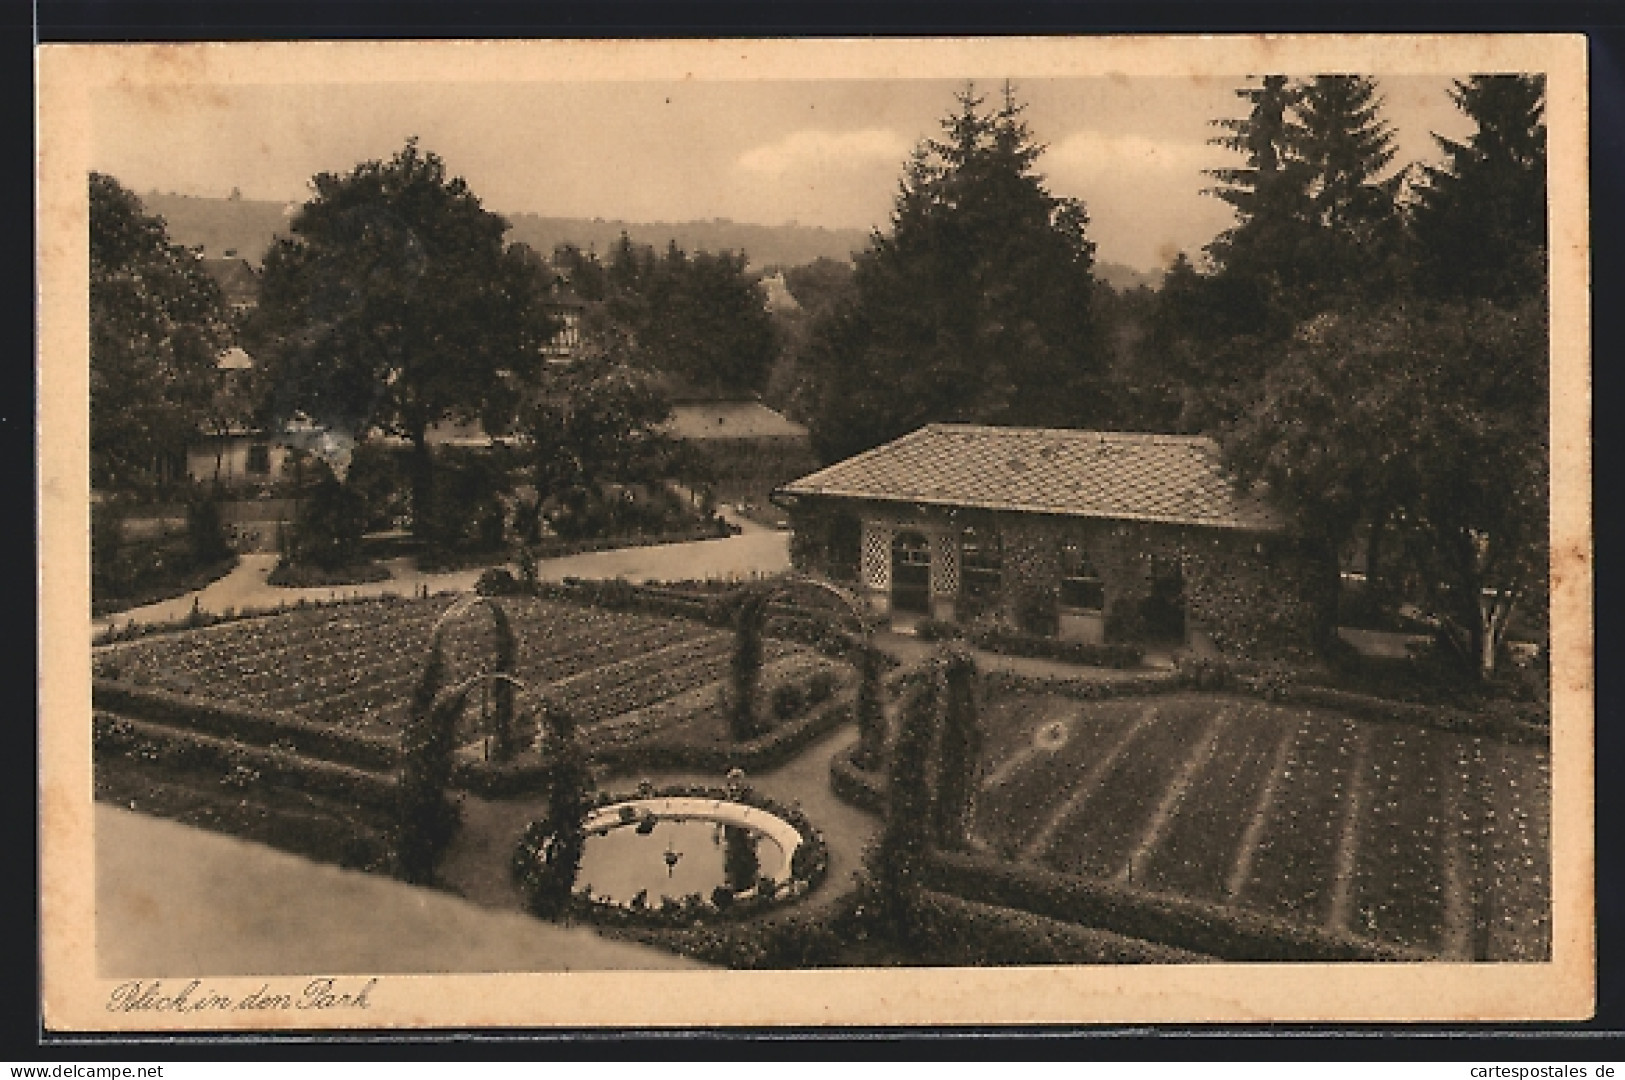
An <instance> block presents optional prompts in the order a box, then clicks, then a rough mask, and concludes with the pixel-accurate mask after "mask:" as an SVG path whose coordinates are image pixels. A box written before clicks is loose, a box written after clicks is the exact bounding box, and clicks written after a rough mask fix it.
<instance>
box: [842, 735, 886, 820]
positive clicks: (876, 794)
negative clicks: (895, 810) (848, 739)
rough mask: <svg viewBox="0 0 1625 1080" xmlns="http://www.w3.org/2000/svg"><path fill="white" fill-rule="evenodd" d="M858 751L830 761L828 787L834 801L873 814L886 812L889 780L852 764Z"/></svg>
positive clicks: (853, 748)
mask: <svg viewBox="0 0 1625 1080" xmlns="http://www.w3.org/2000/svg"><path fill="white" fill-rule="evenodd" d="M858 750H859V747H858V746H856V745H854V746H850V747H848V748H847V749H845V750H843V751H841V752H840V753H839V754H836V755H835V756H834V757H832V758H830V759H829V787H830V790H831V791H833V792H834V793H835V797H836V798H838V799H840V800H841V801H842V802H845V803H847V804H849V805H851V806H855V807H857V808H858V809H859V810H867V811H869V812H870V813H872V814H884V813H885V812H886V777H885V775H884V774H882V773H876V772H871V771H870V770H868V769H860V768H858V766H857V763H856V762H854V761H853V760H852V755H853V754H854V753H856V752H857V751H858Z"/></svg>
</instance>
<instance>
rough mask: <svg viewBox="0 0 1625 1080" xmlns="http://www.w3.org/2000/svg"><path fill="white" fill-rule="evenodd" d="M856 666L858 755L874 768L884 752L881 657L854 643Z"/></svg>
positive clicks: (865, 644)
mask: <svg viewBox="0 0 1625 1080" xmlns="http://www.w3.org/2000/svg"><path fill="white" fill-rule="evenodd" d="M853 648H854V649H855V650H856V652H857V665H858V700H857V719H858V746H859V749H858V753H859V755H860V757H861V764H862V765H863V766H864V767H866V768H874V767H875V765H876V764H877V763H878V762H879V761H880V760H881V759H882V757H883V756H884V755H885V753H886V701H885V691H884V688H883V687H882V686H881V682H880V678H881V670H882V658H881V653H880V650H879V649H878V648H876V647H875V646H874V645H872V644H870V643H869V642H867V641H861V640H860V641H857V642H855V643H854V645H853Z"/></svg>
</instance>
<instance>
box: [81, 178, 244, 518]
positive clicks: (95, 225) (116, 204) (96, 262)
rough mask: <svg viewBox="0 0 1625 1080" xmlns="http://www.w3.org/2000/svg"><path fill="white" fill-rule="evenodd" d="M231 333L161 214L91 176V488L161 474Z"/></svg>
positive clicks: (189, 432)
mask: <svg viewBox="0 0 1625 1080" xmlns="http://www.w3.org/2000/svg"><path fill="white" fill-rule="evenodd" d="M230 340H231V330H230V319H229V315H228V313H227V311H226V308H225V305H224V303H223V302H222V300H221V296H220V288H219V286H218V285H216V284H215V282H214V280H213V279H212V278H211V277H209V275H208V273H207V272H206V271H205V270H204V269H203V266H202V263H201V260H200V259H199V258H198V256H197V255H196V254H195V253H194V252H192V251H189V250H187V249H186V248H184V247H181V246H180V245H178V244H174V243H171V242H170V239H169V235H168V232H167V230H166V228H165V225H164V221H163V219H162V218H159V217H154V216H152V215H149V214H147V213H146V212H145V211H144V210H143V208H142V205H141V200H140V199H138V198H137V197H136V196H135V194H134V193H133V192H131V191H129V190H128V189H127V188H125V187H124V186H123V185H122V184H120V183H119V182H118V181H117V180H115V179H114V178H113V177H111V176H106V175H103V174H101V173H91V174H90V467H91V483H92V484H94V485H95V486H96V487H97V488H101V489H111V490H130V489H134V488H140V487H145V486H148V485H150V484H152V483H153V482H155V481H158V480H160V479H162V478H163V476H162V470H161V469H159V468H158V464H159V462H160V461H162V460H164V459H166V458H173V457H175V456H177V455H181V454H184V452H185V450H186V447H187V445H188V443H190V442H192V441H193V440H194V439H196V437H197V435H198V433H199V428H200V425H201V424H202V423H204V421H205V420H206V419H207V418H208V416H209V413H210V405H211V402H212V401H213V398H214V394H215V392H216V382H217V373H216V368H215V365H216V357H217V356H218V354H219V353H220V351H221V350H222V349H224V348H225V347H226V345H227V344H228V343H229V342H230Z"/></svg>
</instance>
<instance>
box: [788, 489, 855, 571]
mask: <svg viewBox="0 0 1625 1080" xmlns="http://www.w3.org/2000/svg"><path fill="white" fill-rule="evenodd" d="M789 517H790V528H791V533H790V565H791V566H793V567H795V568H796V569H797V570H800V571H802V572H803V573H811V574H821V575H823V576H824V577H828V578H830V579H832V580H834V581H845V582H856V581H857V580H858V548H859V545H860V544H861V543H862V539H863V523H862V521H861V520H860V519H859V517H858V515H857V514H855V513H853V512H852V511H851V510H849V509H847V508H846V507H844V506H841V505H839V504H834V505H831V504H825V503H821V502H818V501H814V500H803V501H802V502H800V503H799V504H797V505H796V506H794V507H791V508H790V511H789Z"/></svg>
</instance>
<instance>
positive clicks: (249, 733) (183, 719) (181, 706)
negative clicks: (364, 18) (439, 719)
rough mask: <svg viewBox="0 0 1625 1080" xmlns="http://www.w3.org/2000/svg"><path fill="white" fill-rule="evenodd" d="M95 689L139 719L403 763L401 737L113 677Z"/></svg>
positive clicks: (363, 760)
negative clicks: (195, 695) (137, 684)
mask: <svg viewBox="0 0 1625 1080" xmlns="http://www.w3.org/2000/svg"><path fill="white" fill-rule="evenodd" d="M90 693H91V702H92V704H94V706H95V707H96V708H98V709H102V710H104V711H107V712H110V713H117V714H119V715H120V716H127V717H131V718H133V719H139V720H142V721H148V722H152V723H157V724H163V725H166V726H171V727H179V728H185V729H187V730H191V731H196V732H201V733H207V734H210V735H216V736H224V737H229V738H233V739H239V740H242V741H243V742H244V743H246V744H253V745H258V746H271V745H273V744H280V745H284V746H287V747H288V748H290V749H291V750H293V752H295V753H297V754H302V755H304V756H306V757H311V758H319V759H322V760H324V761H331V762H335V763H338V764H342V765H351V766H354V767H356V768H360V769H378V770H388V769H393V768H395V767H396V766H398V765H399V764H400V758H401V751H400V745H399V743H398V742H397V741H396V740H395V739H390V738H385V737H383V736H379V735H366V734H362V733H361V732H354V731H346V730H344V729H343V728H338V727H334V726H333V725H331V724H322V723H317V722H315V721H311V720H305V719H303V718H301V717H297V716H292V715H289V714H287V713H279V712H272V711H270V710H268V709H254V708H250V707H248V706H245V705H236V704H227V703H225V702H220V701H214V700H211V699H208V698H200V697H193V696H191V695H187V694H177V693H174V692H172V691H169V690H158V689H155V688H153V687H147V686H136V685H134V684H132V683H126V682H120V681H117V680H113V679H93V680H92V681H91V691H90Z"/></svg>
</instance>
